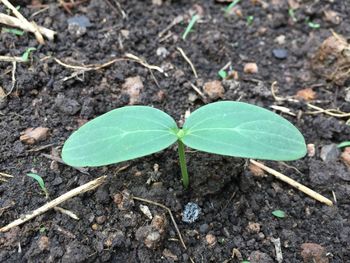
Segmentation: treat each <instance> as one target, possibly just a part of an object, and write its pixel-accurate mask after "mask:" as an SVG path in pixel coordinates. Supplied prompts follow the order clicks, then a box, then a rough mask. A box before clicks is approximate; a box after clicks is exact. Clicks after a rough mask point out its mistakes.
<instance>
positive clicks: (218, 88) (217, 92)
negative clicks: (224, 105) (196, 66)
mask: <svg viewBox="0 0 350 263" xmlns="http://www.w3.org/2000/svg"><path fill="white" fill-rule="evenodd" d="M203 91H204V93H205V94H207V95H208V96H209V98H210V99H212V100H216V99H219V98H222V96H223V95H224V93H225V89H224V87H223V86H222V85H221V81H218V80H214V81H209V82H206V83H205V84H204V87H203Z"/></svg>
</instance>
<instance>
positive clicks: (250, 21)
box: [247, 16, 254, 26]
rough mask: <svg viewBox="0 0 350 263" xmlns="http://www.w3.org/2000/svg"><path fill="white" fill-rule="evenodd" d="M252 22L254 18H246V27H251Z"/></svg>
mask: <svg viewBox="0 0 350 263" xmlns="http://www.w3.org/2000/svg"><path fill="white" fill-rule="evenodd" d="M253 21H254V16H247V25H248V26H251V25H252V24H253Z"/></svg>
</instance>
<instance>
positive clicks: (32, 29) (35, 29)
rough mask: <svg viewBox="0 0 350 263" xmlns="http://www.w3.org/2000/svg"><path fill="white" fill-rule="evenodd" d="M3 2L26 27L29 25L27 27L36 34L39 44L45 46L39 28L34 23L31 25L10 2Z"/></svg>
mask: <svg viewBox="0 0 350 263" xmlns="http://www.w3.org/2000/svg"><path fill="white" fill-rule="evenodd" d="M0 1H2V3H3V4H4V5H5V6H6V7H7V8H9V9H10V10H11V11H12V13H13V14H14V15H15V16H16V17H17V18H18V19H19V20H20V21H21V22H22V23H23V24H25V25H27V27H28V28H29V29H30V31H31V32H33V33H34V35H35V37H36V39H37V40H38V42H39V43H40V44H42V45H43V44H45V41H44V38H43V36H42V34H41V33H40V31H39V30H38V26H37V25H36V24H35V23H34V22H32V23H30V22H29V21H28V20H27V19H26V18H25V17H24V16H23V15H22V14H21V13H20V12H19V11H18V10H17V9H16V8H15V7H14V6H13V5H12V4H11V3H10V2H9V1H8V0H0Z"/></svg>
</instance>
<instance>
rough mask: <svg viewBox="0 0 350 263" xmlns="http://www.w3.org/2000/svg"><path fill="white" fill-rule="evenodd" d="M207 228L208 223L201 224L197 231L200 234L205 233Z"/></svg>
mask: <svg viewBox="0 0 350 263" xmlns="http://www.w3.org/2000/svg"><path fill="white" fill-rule="evenodd" d="M208 230H209V225H208V224H202V225H200V226H199V232H200V233H201V234H206V233H207V232H208Z"/></svg>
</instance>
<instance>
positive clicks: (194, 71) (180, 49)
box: [176, 47, 198, 79]
mask: <svg viewBox="0 0 350 263" xmlns="http://www.w3.org/2000/svg"><path fill="white" fill-rule="evenodd" d="M176 49H177V50H178V51H180V53H181V55H182V56H183V58H184V59H185V60H186V61H187V63H188V64H189V65H190V66H191V69H192V71H193V74H194V76H195V78H196V79H198V75H197V71H196V68H195V67H194V66H193V64H192V62H191V60H190V59H189V58H188V57H187V56H186V54H185V52H184V51H183V49H182V48H180V47H177V48H176Z"/></svg>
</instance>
